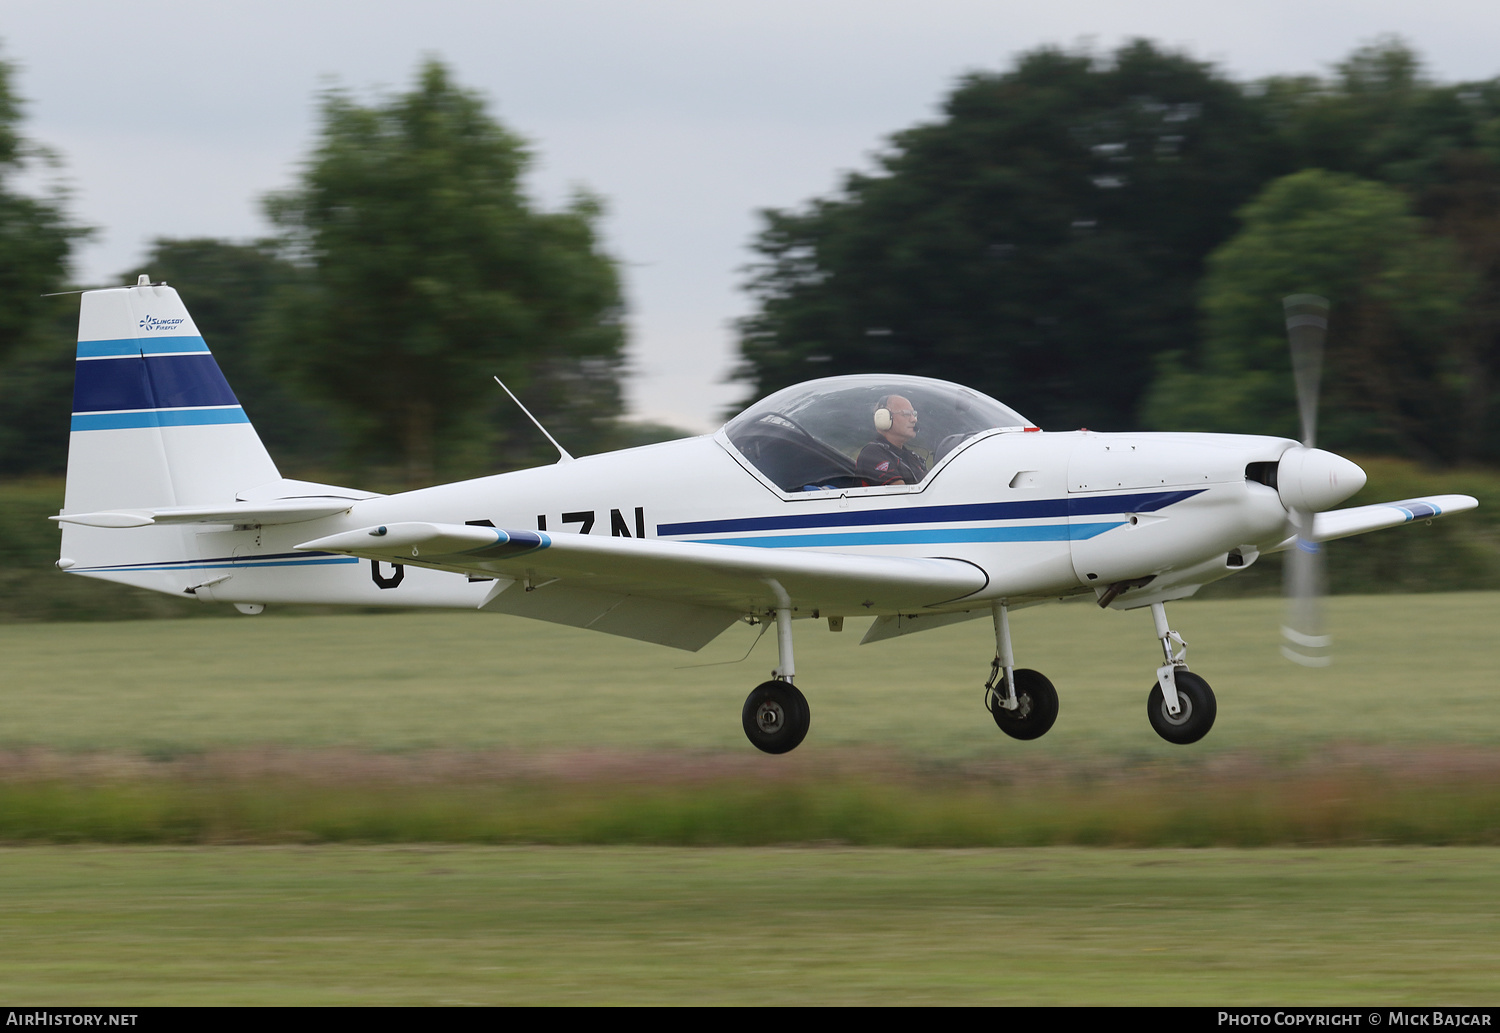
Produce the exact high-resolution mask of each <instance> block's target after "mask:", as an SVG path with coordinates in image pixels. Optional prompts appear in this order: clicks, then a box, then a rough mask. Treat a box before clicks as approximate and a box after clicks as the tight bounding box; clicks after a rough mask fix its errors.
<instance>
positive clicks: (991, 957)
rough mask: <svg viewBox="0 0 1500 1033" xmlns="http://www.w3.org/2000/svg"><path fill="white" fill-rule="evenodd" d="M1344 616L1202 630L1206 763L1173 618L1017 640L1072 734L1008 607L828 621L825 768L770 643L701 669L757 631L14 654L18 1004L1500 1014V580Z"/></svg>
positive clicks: (409, 624) (4, 908) (8, 769)
mask: <svg viewBox="0 0 1500 1033" xmlns="http://www.w3.org/2000/svg"><path fill="white" fill-rule="evenodd" d="M1330 610H1331V618H1332V624H1333V630H1334V633H1335V635H1336V636H1337V637H1338V643H1339V651H1338V662H1337V664H1336V666H1334V667H1332V668H1329V669H1327V670H1324V671H1306V670H1303V669H1300V668H1294V667H1292V666H1290V665H1288V664H1286V663H1285V662H1284V661H1282V660H1281V659H1280V658H1279V657H1278V656H1277V654H1276V630H1275V629H1276V625H1277V622H1278V617H1279V606H1278V604H1277V603H1276V602H1275V601H1274V600H1239V601H1219V602H1198V601H1193V602H1187V603H1183V604H1178V605H1174V606H1173V607H1172V608H1171V612H1172V614H1173V617H1174V622H1175V623H1176V625H1177V626H1178V627H1179V629H1180V630H1181V631H1182V632H1183V633H1184V634H1185V635H1186V637H1187V638H1188V639H1189V641H1190V642H1192V648H1191V651H1190V654H1189V655H1190V658H1191V660H1192V661H1193V665H1194V668H1195V669H1196V670H1198V671H1200V672H1201V673H1203V674H1204V675H1205V676H1206V677H1207V678H1208V679H1209V680H1210V681H1212V682H1213V683H1214V685H1215V687H1216V689H1217V690H1218V692H1219V698H1220V711H1219V725H1218V727H1216V728H1215V729H1214V731H1213V732H1212V733H1211V734H1210V736H1209V737H1208V738H1207V739H1205V740H1204V741H1203V742H1202V743H1200V744H1198V745H1197V746H1194V747H1188V748H1181V747H1173V746H1170V745H1168V744H1166V743H1163V742H1161V741H1160V740H1159V739H1157V738H1156V736H1155V735H1154V734H1153V733H1152V732H1151V731H1150V728H1149V726H1148V725H1147V723H1146V720H1145V714H1144V710H1145V696H1146V693H1147V690H1148V689H1149V686H1150V681H1151V677H1152V671H1153V670H1154V667H1155V664H1156V663H1157V656H1156V643H1155V640H1154V638H1153V637H1152V632H1151V624H1150V618H1149V616H1147V615H1145V614H1142V613H1139V612H1136V613H1126V614H1120V613H1113V612H1108V613H1106V612H1100V611H1099V610H1097V609H1096V608H1094V607H1092V606H1087V605H1068V606H1052V607H1037V608H1034V609H1029V610H1024V611H1021V612H1019V613H1017V614H1016V615H1015V619H1014V626H1015V637H1016V641H1017V649H1018V651H1019V653H1020V656H1021V659H1022V663H1024V664H1026V665H1028V666H1034V667H1036V668H1038V669H1040V670H1043V671H1045V672H1046V673H1047V674H1048V675H1049V676H1050V677H1052V678H1053V680H1054V681H1056V682H1057V684H1058V686H1059V689H1060V691H1061V693H1062V712H1061V717H1060V718H1059V721H1058V724H1057V726H1056V728H1055V729H1054V730H1053V731H1052V732H1051V733H1050V734H1049V735H1048V736H1047V737H1046V738H1044V739H1042V740H1039V741H1037V742H1034V743H1019V742H1015V741H1013V740H1010V739H1007V738H1005V737H1004V736H1002V735H1001V734H1000V733H999V731H998V730H997V729H996V728H994V726H993V724H992V722H991V721H990V719H989V716H988V715H987V714H986V713H985V712H984V711H983V709H982V707H981V704H980V685H981V682H982V679H983V677H984V676H985V674H986V673H987V671H988V660H989V656H990V655H991V651H992V648H993V642H992V638H991V634H990V631H989V628H988V626H987V623H986V622H984V621H976V622H972V623H970V624H967V625H962V626H958V627H954V628H948V629H942V630H939V631H935V632H930V633H926V634H922V635H917V636H913V637H911V638H909V639H906V640H898V641H896V642H893V643H886V644H882V645H878V646H870V647H859V646H857V644H856V643H857V640H858V636H859V634H860V632H861V631H862V628H859V627H855V626H854V625H855V622H853V621H851V622H850V627H849V629H848V630H846V631H845V632H844V633H843V634H842V635H835V634H831V633H829V632H828V631H827V630H826V628H825V627H824V626H823V625H821V624H818V623H815V622H810V621H809V622H799V623H798V625H797V632H798V639H797V644H798V657H797V658H798V669H799V671H800V672H801V674H800V675H799V678H798V681H799V684H801V685H803V686H804V688H805V689H806V690H807V692H808V694H809V695H810V697H811V699H812V702H813V707H814V718H813V728H812V733H811V735H810V736H809V738H808V740H807V742H806V743H805V744H804V745H803V746H802V747H801V748H800V749H798V750H797V751H796V752H795V753H793V754H791V755H789V756H786V757H767V756H764V755H761V754H759V753H757V752H755V751H754V750H753V748H751V747H750V746H749V744H748V743H746V742H745V741H744V738H743V734H742V733H741V731H740V728H739V709H740V704H741V701H742V700H743V698H744V694H745V692H746V691H747V690H748V689H749V687H750V686H751V685H752V684H754V683H755V682H756V681H759V680H760V679H761V678H763V677H764V673H765V671H766V669H767V668H769V667H770V666H771V664H772V663H773V654H774V650H773V648H772V645H771V640H770V639H769V638H767V639H766V640H764V641H762V642H761V644H760V645H759V647H758V649H757V651H756V652H755V653H754V654H753V655H752V657H751V659H750V660H749V661H747V662H745V663H743V664H732V665H728V666H718V667H703V668H696V669H682V668H681V667H680V665H683V664H692V663H702V662H704V661H713V660H727V659H731V658H737V657H738V656H739V655H741V654H742V653H743V651H744V649H745V648H746V647H747V646H748V645H749V642H750V638H751V637H752V636H753V634H754V632H753V631H752V630H751V629H748V628H742V629H738V630H736V631H733V632H731V633H729V634H727V635H726V636H725V637H724V639H723V640H722V641H720V642H716V643H714V644H713V645H712V646H710V647H709V649H708V650H705V653H704V654H702V655H698V656H692V655H689V654H682V653H678V652H675V651H671V650H666V649H662V648H657V647H651V646H645V645H641V644H639V643H632V642H629V641H625V640H619V639H613V638H607V637H604V636H597V635H590V634H587V633H582V632H575V631H572V630H569V629H564V628H557V627H553V626H550V625H544V624H536V623H532V622H526V621H521V620H519V619H512V618H496V617H490V616H488V615H481V614H463V613H458V614H384V615H372V616H346V617H302V618H295V619H294V618H287V617H281V616H277V615H276V612H275V611H272V612H271V613H268V614H266V615H263V616H261V617H256V618H242V619H238V620H223V621H196V620H194V621H132V622H113V623H73V624H63V623H33V624H10V625H5V626H0V656H3V657H4V659H5V663H4V674H3V681H0V841H4V842H8V843H10V844H22V845H12V846H9V847H5V848H0V996H4V997H5V998H6V999H9V1000H20V1001H27V1002H37V1003H60V1004H72V1005H88V1004H113V1005H125V1006H132V1005H151V1004H369V1005H381V1004H464V1003H474V1004H526V1003H531V1004H537V1003H708V1004H753V1003H777V1004H794V1003H812V1004H898V1003H899V1004H922V1003H953V1004H960V1003H1019V1004H1065V1003H1066V1004H1155V1003H1164V1004H1196V1005H1225V1004H1236V1005H1250V1004H1266V1005H1293V1004H1336V1003H1344V1004H1347V1003H1350V1002H1356V1003H1359V1004H1361V1005H1369V1006H1375V1005H1391V1006H1395V1005H1402V1004H1405V1005H1431V1004H1438V1003H1442V1004H1465V1003H1468V1004H1481V1005H1483V1004H1492V1003H1493V1002H1494V1000H1495V998H1496V994H1497V991H1500V976H1497V973H1500V946H1497V944H1500V905H1497V904H1496V901H1497V900H1500V882H1497V878H1496V875H1495V872H1496V871H1497V867H1500V847H1496V846H1493V845H1483V844H1495V843H1496V842H1497V835H1500V750H1497V748H1496V747H1497V742H1500V702H1497V700H1496V697H1495V691H1494V683H1495V678H1494V674H1495V671H1496V670H1497V668H1500V643H1497V640H1496V637H1495V636H1494V634H1493V631H1492V629H1493V628H1494V627H1495V626H1496V618H1497V617H1500V595H1497V594H1490V593H1473V594H1460V595H1423V596H1380V597H1339V598H1335V599H1333V600H1331V601H1330ZM777 843H780V844H788V843H797V844H804V845H803V846H800V847H797V848H789V847H786V846H781V847H771V846H766V845H765V844H777ZM1380 843H1385V844H1394V843H1427V844H1477V845H1471V846H1452V845H1444V846H1437V845H1434V846H1426V847H1410V846H1408V847H1404V848H1397V847H1393V846H1368V845H1364V844H1380ZM58 844H64V845H58ZM131 844H168V845H154V846H147V845H131ZM246 844H262V845H246ZM375 844H385V845H375ZM496 844H499V845H496ZM520 844H553V845H550V846H549V845H520ZM588 844H608V845H588ZM632 844H635V845H632ZM644 844H659V845H657V846H647V845H644ZM666 844H685V845H688V846H691V847H694V848H691V849H685V848H682V847H681V846H679V847H677V848H673V849H669V848H667V847H666V846H664V845H666ZM1036 844H1074V845H1070V846H1063V845H1054V846H1047V847H1039V846H1037V845H1036ZM1277 844H1299V845H1301V848H1299V849H1288V848H1287V847H1286V846H1283V845H1277ZM1319 844H1335V845H1338V846H1339V848H1338V849H1327V848H1324V847H1321V846H1319ZM891 845H901V846H917V847H922V848H923V849H889V847H890V846H891ZM966 845H967V846H971V847H973V846H992V845H1003V846H1006V847H1008V849H1003V850H994V849H953V847H957V846H966ZM1089 845H1096V846H1097V845H1115V846H1122V845H1123V846H1132V847H1136V848H1137V849H1129V850H1122V849H1085V848H1084V847H1085V846H1089ZM1164 845H1166V846H1173V847H1196V848H1197V849H1163V848H1162V847H1163V846H1164ZM1224 845H1237V846H1258V847H1259V848H1258V849H1224V848H1223V846H1224Z"/></svg>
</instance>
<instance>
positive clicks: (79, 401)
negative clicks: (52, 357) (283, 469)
mask: <svg viewBox="0 0 1500 1033" xmlns="http://www.w3.org/2000/svg"><path fill="white" fill-rule="evenodd" d="M141 281H142V282H141V283H140V284H139V285H137V286H135V287H121V288H118V289H113V290H102V291H89V292H88V293H86V294H84V295H83V304H82V308H81V310H80V312H79V317H78V361H77V365H76V367H75V373H74V380H73V426H72V433H71V435H70V436H69V439H68V481H67V490H66V493H65V496H64V500H63V513H64V514H69V513H95V512H100V511H105V510H129V509H140V508H158V507H167V506H190V505H199V504H210V505H211V504H214V503H218V502H230V501H232V500H233V499H234V497H235V495H236V493H238V492H241V491H244V490H246V489H248V488H254V487H256V486H258V485H263V484H267V483H269V482H272V481H277V480H279V479H280V477H281V475H280V473H278V472H277V470H276V464H275V463H273V462H272V461H271V457H270V455H269V454H267V452H266V449H265V446H264V445H262V444H261V440H260V435H258V434H256V433H255V428H254V427H252V426H251V425H250V420H249V418H248V417H246V415H245V410H244V409H243V408H241V407H240V403H239V399H237V398H236V397H235V396H234V392H233V391H232V390H230V387H229V384H228V383H227V382H226V381H225V380H224V374H223V373H221V372H219V364H218V363H217V362H215V361H214V357H213V354H212V353H211V352H209V350H208V345H207V344H205V343H204V341H203V337H202V335H201V334H199V332H198V328H197V327H196V326H195V325H193V319H192V317H191V316H189V315H188V312H187V309H186V308H185V307H183V304H182V301H181V299H179V298H178V297H177V292H176V291H175V290H173V289H172V288H171V287H168V286H166V285H165V284H160V285H152V284H150V283H147V282H146V277H144V276H143V277H141ZM194 533H195V532H193V531H192V530H189V529H184V528H174V527H140V528H135V529H132V530H129V531H121V530H117V529H113V528H101V527H85V526H79V525H77V524H70V523H64V524H63V533H62V559H60V560H59V561H58V565H59V566H61V567H63V568H64V569H70V570H73V571H74V572H75V573H81V574H88V575H90V576H93V577H103V578H107V579H110V580H116V581H126V582H127V583H131V584H139V585H141V586H142V587H146V588H157V589H159V590H163V591H180V590H181V586H180V585H176V583H175V581H174V580H173V578H172V577H171V576H169V575H168V574H166V573H162V571H164V570H166V569H167V568H166V567H164V566H161V564H167V565H170V564H171V563H173V562H175V561H177V560H178V558H181V557H187V556H190V555H193V537H194ZM158 581H159V582H161V583H160V584H158V583H157V582H158ZM174 585H175V587H173V586H174Z"/></svg>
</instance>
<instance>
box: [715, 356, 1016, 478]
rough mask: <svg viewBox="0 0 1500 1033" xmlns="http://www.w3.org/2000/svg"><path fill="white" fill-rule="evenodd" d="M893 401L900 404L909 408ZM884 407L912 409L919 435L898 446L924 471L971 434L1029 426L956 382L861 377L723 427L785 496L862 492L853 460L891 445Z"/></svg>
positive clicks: (786, 396)
mask: <svg viewBox="0 0 1500 1033" xmlns="http://www.w3.org/2000/svg"><path fill="white" fill-rule="evenodd" d="M891 399H898V400H899V399H904V400H905V402H907V403H910V406H909V409H908V406H907V405H904V404H902V403H901V402H900V401H896V402H891V401H890V400H891ZM882 401H885V402H886V404H885V405H884V406H883V405H882ZM882 408H886V409H891V408H894V409H896V410H897V411H898V412H900V411H910V410H915V412H916V414H917V416H916V421H917V433H916V436H915V437H913V438H911V439H910V440H908V441H905V442H903V444H904V445H905V447H906V448H909V449H911V450H912V451H914V452H916V453H917V455H918V456H920V457H921V459H922V461H923V463H924V464H925V465H926V467H927V469H928V470H931V469H932V468H933V467H934V466H936V465H937V464H938V463H940V462H942V460H943V458H944V457H945V456H946V455H948V453H950V452H952V451H953V450H954V449H955V448H957V447H958V446H959V445H961V444H962V443H963V442H964V441H966V440H968V439H969V438H971V437H973V436H974V435H975V434H979V433H982V432H984V431H987V430H992V429H994V428H997V427H1025V426H1029V425H1030V424H1029V423H1028V421H1027V420H1026V419H1025V418H1024V417H1023V416H1021V415H1020V414H1019V413H1017V412H1015V411H1014V410H1012V409H1009V408H1007V407H1006V406H1003V405H1001V404H1000V403H999V402H997V401H995V400H994V399H993V398H990V397H989V396H987V395H982V394H980V393H979V392H978V391H971V390H969V389H968V388H966V387H959V386H958V385H957V384H950V383H947V382H945V381H942V380H928V379H927V378H925V377H907V376H883V375H877V374H865V375H861V376H852V377H829V378H828V379H826V380H813V381H810V382H808V383H806V384H798V385H796V386H795V387H789V388H786V389H785V390H782V391H777V392H776V393H775V394H773V395H771V396H769V397H767V398H763V399H761V400H760V401H759V402H756V403H755V404H754V405H752V406H751V407H750V408H748V409H746V410H745V411H744V412H742V413H740V414H739V415H738V416H736V417H735V418H734V419H732V420H730V421H729V424H728V426H726V427H725V428H724V429H725V432H726V433H727V434H728V436H729V440H730V442H731V443H732V444H733V445H734V447H735V448H736V449H738V450H739V452H740V454H741V455H743V456H744V457H745V458H746V459H748V460H749V461H750V462H751V463H752V464H754V466H755V468H756V469H758V470H759V471H760V472H761V473H762V474H764V475H765V476H766V478H767V479H768V480H770V481H771V482H772V483H774V484H776V485H777V486H778V487H779V488H781V490H782V491H788V492H798V491H822V490H826V489H830V488H857V487H865V486H866V484H867V483H868V482H867V481H866V480H865V479H864V478H862V477H860V476H859V474H858V472H857V470H856V462H857V460H858V458H859V454H860V451H861V450H862V449H863V448H864V447H865V446H866V445H868V444H870V443H871V442H878V441H881V440H888V439H884V437H883V434H882V430H883V428H882V427H881V426H880V422H881V421H880V420H879V419H878V418H877V410H880V409H882ZM885 426H886V427H889V426H890V424H889V423H886V424H885Z"/></svg>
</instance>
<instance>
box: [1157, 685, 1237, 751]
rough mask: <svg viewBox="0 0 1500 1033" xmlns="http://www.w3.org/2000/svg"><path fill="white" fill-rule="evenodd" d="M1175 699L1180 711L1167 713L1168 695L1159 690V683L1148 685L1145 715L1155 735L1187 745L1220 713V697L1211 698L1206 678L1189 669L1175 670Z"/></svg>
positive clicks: (1210, 726)
mask: <svg viewBox="0 0 1500 1033" xmlns="http://www.w3.org/2000/svg"><path fill="white" fill-rule="evenodd" d="M1177 702H1178V703H1179V704H1180V706H1181V712H1180V713H1179V714H1178V715H1177V716H1176V717H1173V716H1172V715H1171V714H1169V713H1167V697H1166V694H1165V693H1163V692H1162V691H1161V684H1160V683H1157V684H1156V685H1153V686H1151V696H1150V698H1149V699H1148V700H1147V701H1146V716H1147V717H1148V718H1150V720H1151V727H1152V728H1154V729H1155V730H1156V734H1157V735H1159V736H1161V737H1162V738H1163V739H1165V740H1167V742H1171V743H1176V744H1177V745H1178V746H1186V745H1187V744H1188V743H1194V742H1197V741H1198V740H1199V739H1201V738H1203V737H1204V736H1205V735H1207V734H1208V730H1209V729H1210V728H1212V727H1213V726H1214V718H1216V717H1218V716H1219V701H1218V700H1216V699H1215V698H1214V690H1213V689H1211V688H1209V687H1208V682H1206V681H1204V680H1203V679H1202V678H1200V677H1198V676H1197V675H1196V674H1193V673H1192V672H1191V671H1178V672H1177Z"/></svg>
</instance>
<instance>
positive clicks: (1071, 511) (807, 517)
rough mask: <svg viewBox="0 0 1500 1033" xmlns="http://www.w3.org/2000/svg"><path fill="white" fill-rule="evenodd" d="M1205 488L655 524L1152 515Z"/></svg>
mask: <svg viewBox="0 0 1500 1033" xmlns="http://www.w3.org/2000/svg"><path fill="white" fill-rule="evenodd" d="M1204 490H1205V489H1203V488H1191V489H1187V490H1183V491H1152V492H1145V493H1143V494H1139V495H1086V496H1080V497H1072V496H1070V497H1068V498H1065V499H1038V500H1035V501H1027V502H981V503H975V504H972V505H963V506H914V507H912V508H911V509H900V508H892V509H873V510H869V511H867V512H863V513H849V512H838V513H800V514H796V515H791V516H773V517H741V518H736V519H730V520H694V521H688V522H685V523H678V524H657V525H656V533H657V534H658V535H678V534H723V533H725V532H727V531H780V530H786V529H790V528H797V527H862V526H868V525H871V524H936V523H948V522H951V521H957V520H1044V519H1048V518H1052V517H1068V516H1096V515H1099V514H1102V513H1154V512H1155V511H1156V510H1158V509H1164V508H1166V507H1167V506H1170V505H1172V504H1173V503H1176V502H1181V501H1182V500H1183V499H1188V498H1192V497H1193V496H1194V495H1197V494H1200V493H1201V492H1203V491H1204Z"/></svg>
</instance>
